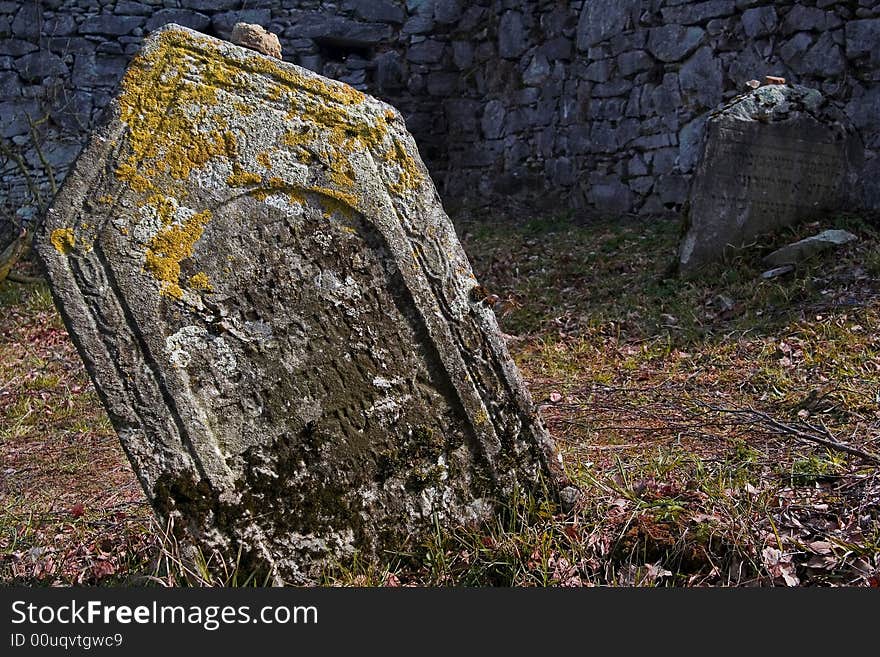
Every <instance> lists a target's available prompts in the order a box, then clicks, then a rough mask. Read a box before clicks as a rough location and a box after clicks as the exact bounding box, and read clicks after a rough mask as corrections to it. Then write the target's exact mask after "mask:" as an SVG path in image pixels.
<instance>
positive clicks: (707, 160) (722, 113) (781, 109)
mask: <svg viewBox="0 0 880 657" xmlns="http://www.w3.org/2000/svg"><path fill="white" fill-rule="evenodd" d="M861 160H862V144H861V140H860V139H859V137H858V135H857V134H856V133H855V132H854V131H853V129H852V128H851V126H850V125H849V124H848V122H847V120H846V118H845V116H844V115H843V113H842V112H840V111H838V110H836V109H835V108H834V107H833V106H831V105H830V104H829V103H828V102H827V101H826V100H825V98H824V97H823V96H822V95H821V94H820V93H819V92H818V91H814V90H811V89H807V88H805V87H799V86H786V85H778V84H774V85H769V86H764V87H760V88H758V89H755V90H753V91H750V92H748V93H746V94H743V95H741V96H739V97H737V98H736V99H735V100H734V101H732V102H731V103H730V104H728V105H726V106H725V107H723V108H722V109H720V110H719V111H717V112H714V113H713V114H712V115H710V117H709V118H708V121H707V124H706V132H705V137H704V145H703V155H702V160H701V161H700V163H699V165H698V167H697V170H696V173H695V174H694V179H693V181H692V185H691V192H690V198H689V201H688V210H687V218H686V219H687V233H686V235H685V237H684V239H683V240H682V243H681V245H680V248H679V269H680V271H681V272H683V273H685V274H687V273H692V272H694V271H696V270H698V269H699V268H700V267H702V266H704V265H706V264H710V263H714V262H718V261H719V260H721V259H722V257H723V256H724V254H725V253H726V252H727V251H728V249H730V248H736V247H742V246H744V245H746V244H748V243H749V242H751V241H752V240H753V239H754V238H755V237H757V236H758V235H760V234H762V233H767V232H771V231H773V230H776V229H778V228H780V227H782V226H786V225H790V224H793V223H796V222H798V221H802V220H804V219H807V218H810V217H815V216H817V215H821V214H822V213H823V212H828V211H834V210H841V209H844V208H846V207H847V206H849V205H850V204H851V202H852V199H851V195H853V194H854V193H855V189H856V181H857V179H858V170H859V168H860V166H861Z"/></svg>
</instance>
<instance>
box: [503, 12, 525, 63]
mask: <svg viewBox="0 0 880 657" xmlns="http://www.w3.org/2000/svg"><path fill="white" fill-rule="evenodd" d="M528 47H529V42H528V34H527V32H526V28H525V25H524V24H523V17H522V14H521V13H519V12H518V11H506V12H504V14H503V15H502V16H501V20H500V22H499V23H498V54H499V55H500V56H501V57H505V58H507V59H514V58H516V57H519V56H520V55H522V54H523V53H524V52H525V51H526V49H527V48H528Z"/></svg>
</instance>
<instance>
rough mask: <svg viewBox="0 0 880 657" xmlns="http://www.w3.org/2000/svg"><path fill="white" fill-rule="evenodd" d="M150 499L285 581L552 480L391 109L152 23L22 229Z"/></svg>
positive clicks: (498, 344)
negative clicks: (65, 171)
mask: <svg viewBox="0 0 880 657" xmlns="http://www.w3.org/2000/svg"><path fill="white" fill-rule="evenodd" d="M38 251H39V253H40V256H41V257H42V259H43V260H44V262H45V264H46V266H47V269H48V272H49V276H50V280H51V285H52V290H53V294H54V295H55V298H56V301H57V303H58V306H59V308H60V309H61V312H62V315H63V317H64V319H65V322H66V323H67V326H68V328H69V330H70V333H71V335H72V336H73V338H74V340H75V342H76V343H77V346H78V348H79V350H80V353H81V355H82V357H83V359H84V361H85V363H86V366H87V367H88V370H89V372H90V374H91V376H92V378H93V380H94V382H95V385H96V388H97V390H98V392H99V394H100V395H101V398H102V400H103V402H104V404H105V406H106V407H107V410H108V413H109V416H110V418H111V420H112V421H113V423H114V425H115V427H116V429H117V432H118V434H119V437H120V439H121V441H122V444H123V446H124V448H125V451H126V453H127V454H128V456H129V458H130V460H131V462H132V465H133V467H134V469H135V471H136V472H137V475H138V477H139V478H140V481H141V483H142V484H143V487H144V490H145V491H146V493H147V496H148V497H149V499H150V500H151V502H152V504H153V505H154V507H155V509H156V511H157V513H158V514H159V516H160V517H161V518H163V519H165V520H167V519H169V518H172V519H173V520H174V526H175V528H176V530H177V531H178V532H180V533H181V534H182V535H185V536H188V537H190V538H192V539H194V543H195V544H197V545H199V546H200V547H201V548H202V549H203V550H204V551H207V552H208V553H211V552H214V551H216V552H218V553H219V554H220V555H222V556H223V557H225V558H226V559H227V560H232V561H235V560H236V555H238V554H239V551H240V552H241V555H242V556H241V558H240V559H239V560H238V561H239V563H240V567H241V568H242V569H243V570H244V571H254V572H257V573H260V574H261V575H266V576H270V577H271V578H272V579H273V581H276V582H285V583H306V582H313V581H316V579H317V578H318V577H319V576H320V573H321V571H322V569H323V568H324V567H325V566H326V565H327V564H328V563H329V562H332V561H334V560H338V559H345V558H347V557H350V556H352V555H353V554H354V553H355V552H359V553H361V554H363V555H364V556H365V557H366V558H377V557H378V556H379V555H381V554H382V553H383V551H384V550H399V549H401V548H402V547H403V546H404V545H405V544H406V542H407V541H412V540H419V538H421V537H424V536H426V535H427V534H428V533H430V532H432V531H434V523H435V521H436V522H438V523H439V524H440V526H442V527H451V526H459V525H462V524H469V523H474V522H478V521H480V520H483V519H486V518H488V517H490V516H491V514H493V513H494V512H495V511H496V509H497V504H498V502H499V500H503V498H504V497H505V496H506V495H508V494H510V493H511V492H512V491H513V489H514V488H516V487H531V486H534V485H535V484H536V482H538V481H540V480H543V481H545V482H546V483H547V484H548V485H549V489H550V490H551V491H553V490H554V489H555V488H556V487H557V486H558V485H561V482H562V476H561V467H560V460H559V457H558V453H557V451H556V449H555V446H554V444H553V442H552V440H551V439H550V437H549V435H548V433H547V431H546V429H545V428H544V426H543V424H542V423H541V421H540V419H539V417H538V416H537V414H536V411H535V409H534V407H533V405H532V402H531V400H530V398H529V395H528V392H527V390H526V388H525V386H524V384H523V382H522V380H521V378H520V375H519V373H518V371H517V369H516V367H515V366H514V364H513V362H512V360H511V359H510V357H509V355H508V353H507V350H506V347H505V345H504V343H503V340H502V339H501V337H500V332H499V330H498V327H497V324H496V321H495V317H494V315H493V314H492V312H491V310H489V309H488V308H487V307H486V306H485V304H484V303H483V302H482V298H481V297H484V296H485V294H483V295H481V294H480V293H479V291H480V290H481V288H480V287H479V286H478V285H477V283H476V281H475V280H474V276H473V274H472V271H471V268H470V265H469V263H468V261H467V258H466V256H465V254H464V252H463V250H462V248H461V245H460V244H459V242H458V240H457V238H456V236H455V232H454V229H453V227H452V225H451V223H450V221H449V219H448V218H447V216H446V215H445V213H444V211H443V209H442V207H441V204H440V202H439V199H438V197H437V194H436V191H435V189H434V186H433V184H432V182H431V180H430V178H429V176H428V173H427V171H426V169H425V167H424V165H423V163H422V161H421V159H420V157H419V155H418V150H417V148H416V145H415V143H414V142H413V140H412V138H411V136H410V135H409V134H408V133H407V131H406V129H405V126H404V123H403V120H402V118H401V116H400V114H399V113H398V112H397V111H396V110H394V109H393V108H392V107H391V106H389V105H386V104H384V103H381V102H379V101H378V100H375V99H373V98H370V97H368V96H366V95H364V94H362V93H361V92H359V91H356V90H355V89H353V88H351V87H348V86H346V85H344V84H341V83H338V82H334V81H331V80H328V79H326V78H322V77H320V76H318V75H316V74H314V73H311V72H308V71H306V70H304V69H301V68H299V67H297V66H294V65H292V64H286V63H283V62H279V61H278V60H277V59H272V58H269V57H266V56H263V55H261V54H259V53H256V52H254V51H251V50H247V49H245V48H241V47H238V46H235V45H232V44H230V43H226V42H222V41H219V40H216V39H213V38H210V37H207V36H204V35H201V34H199V33H197V32H193V31H191V30H188V29H185V28H181V27H179V26H173V25H172V26H168V27H166V28H163V29H161V30H160V31H158V32H155V33H153V34H152V35H151V36H150V37H149V38H148V39H147V40H146V41H145V42H144V47H143V49H142V51H141V52H140V54H139V55H138V56H137V57H136V58H135V59H134V61H133V62H132V64H131V66H130V67H129V68H128V70H127V72H126V74H125V76H124V78H123V81H122V83H121V86H120V88H119V90H118V92H117V95H116V97H115V99H114V100H113V101H112V103H111V105H110V108H109V110H108V113H107V115H106V118H105V121H104V124H103V126H102V127H101V128H99V129H98V130H97V131H96V132H95V133H93V135H92V137H91V140H90V142H89V144H88V146H87V147H86V149H85V150H84V151H83V153H82V154H81V155H80V157H79V159H78V160H77V161H76V163H75V165H74V168H73V170H72V172H71V174H70V175H69V176H68V178H67V179H66V181H65V184H64V186H63V188H62V190H61V191H60V193H59V195H58V196H57V198H56V200H55V202H54V204H53V207H52V209H51V210H50V212H49V215H48V218H47V221H46V225H45V228H44V232H43V234H42V235H40V236H39V239H38Z"/></svg>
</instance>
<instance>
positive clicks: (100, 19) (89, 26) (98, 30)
mask: <svg viewBox="0 0 880 657" xmlns="http://www.w3.org/2000/svg"><path fill="white" fill-rule="evenodd" d="M143 24H144V17H143V16H117V15H116V14H98V15H97V16H87V17H86V19H85V20H84V21H83V22H82V23H80V25H79V33H80V34H103V35H107V36H121V35H123V34H131V33H132V32H133V31H134V30H135V29H136V28H138V27H141V26H142V25H143Z"/></svg>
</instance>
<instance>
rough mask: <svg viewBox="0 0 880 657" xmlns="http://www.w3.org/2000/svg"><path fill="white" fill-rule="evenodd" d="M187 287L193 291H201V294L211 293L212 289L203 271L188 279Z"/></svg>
mask: <svg viewBox="0 0 880 657" xmlns="http://www.w3.org/2000/svg"><path fill="white" fill-rule="evenodd" d="M189 286H190V287H191V288H192V289H194V290H201V291H203V292H211V291H212V290H213V289H214V288H213V287H212V286H211V281H210V280H209V279H208V275H207V274H206V273H205V272H203V271H200V272H199V273H198V274H196V275H194V276H191V277H190V279H189Z"/></svg>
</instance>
